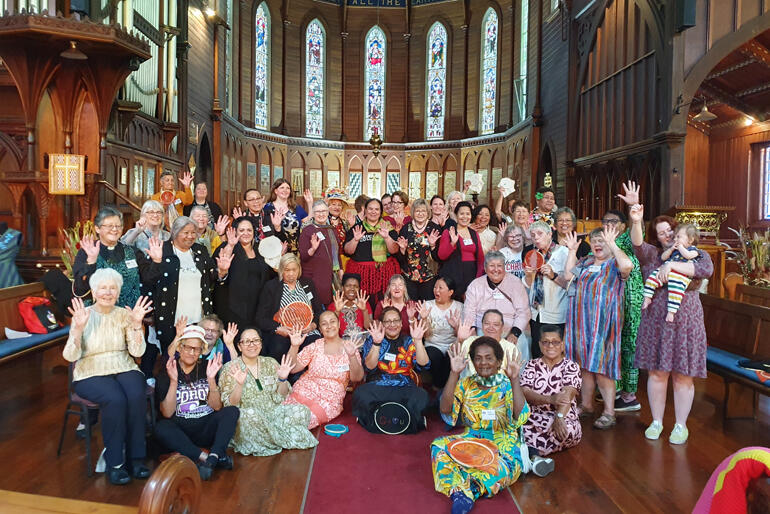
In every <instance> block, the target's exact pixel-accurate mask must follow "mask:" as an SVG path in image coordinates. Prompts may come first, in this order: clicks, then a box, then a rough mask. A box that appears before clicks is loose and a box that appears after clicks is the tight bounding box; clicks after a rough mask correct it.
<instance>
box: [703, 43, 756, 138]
mask: <svg viewBox="0 0 770 514" xmlns="http://www.w3.org/2000/svg"><path fill="white" fill-rule="evenodd" d="M704 101H705V102H706V105H707V106H708V109H709V111H711V112H712V113H714V114H715V115H716V116H717V118H716V119H714V120H712V121H710V122H706V123H702V122H697V121H693V117H694V116H695V115H697V114H698V113H699V112H700V111H701V109H702V108H703V102H704ZM688 118H689V123H690V124H691V125H692V126H694V127H696V128H698V129H699V130H702V131H704V132H706V133H710V132H712V131H723V130H733V129H738V128H742V127H745V126H747V125H750V124H751V123H750V122H752V120H753V122H764V121H768V120H770V31H766V32H763V33H762V34H760V35H758V36H757V37H755V38H754V39H752V40H751V41H749V42H748V43H746V44H745V45H743V46H740V47H739V48H737V49H735V50H733V52H732V53H731V54H730V55H728V56H727V57H725V58H724V59H722V61H721V62H720V63H719V64H718V65H716V66H715V67H714V69H713V70H712V71H711V73H710V74H709V75H708V76H707V77H706V79H705V80H704V81H703V83H702V84H701V86H700V88H699V89H698V92H697V93H696V94H695V98H693V101H692V103H691V104H690V111H689V116H688Z"/></svg>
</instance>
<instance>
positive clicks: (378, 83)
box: [364, 25, 387, 141]
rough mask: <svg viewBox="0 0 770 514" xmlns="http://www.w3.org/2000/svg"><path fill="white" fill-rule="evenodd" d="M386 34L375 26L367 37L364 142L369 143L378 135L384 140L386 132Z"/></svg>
mask: <svg viewBox="0 0 770 514" xmlns="http://www.w3.org/2000/svg"><path fill="white" fill-rule="evenodd" d="M386 43H387V40H386V39H385V33H384V32H383V31H382V29H381V28H380V27H378V26H376V25H375V26H374V27H372V28H371V30H369V33H368V34H367V35H366V46H365V50H366V63H365V64H364V66H365V69H364V84H365V85H366V89H365V95H366V97H365V100H364V104H365V106H366V118H364V140H366V141H368V140H369V138H370V137H372V135H373V134H375V133H377V134H379V135H380V137H381V138H382V139H383V140H384V139H385V131H384V130H383V128H384V127H385V45H386Z"/></svg>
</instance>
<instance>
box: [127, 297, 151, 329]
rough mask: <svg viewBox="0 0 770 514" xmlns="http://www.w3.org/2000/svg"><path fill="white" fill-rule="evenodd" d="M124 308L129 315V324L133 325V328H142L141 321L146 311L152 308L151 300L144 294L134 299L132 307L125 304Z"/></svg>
mask: <svg viewBox="0 0 770 514" xmlns="http://www.w3.org/2000/svg"><path fill="white" fill-rule="evenodd" d="M126 310H127V311H128V314H129V315H130V316H131V322H132V323H131V324H132V325H133V328H136V329H139V328H142V321H143V320H144V317H145V316H147V313H148V312H150V311H151V310H152V300H150V299H149V298H148V297H146V296H140V297H139V298H138V299H137V300H136V304H134V308H133V309H132V308H131V307H129V306H128V305H126Z"/></svg>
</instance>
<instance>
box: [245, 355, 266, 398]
mask: <svg viewBox="0 0 770 514" xmlns="http://www.w3.org/2000/svg"><path fill="white" fill-rule="evenodd" d="M241 361H242V362H243V365H244V366H246V369H247V370H249V374H250V375H251V376H252V377H253V378H254V381H255V382H256V383H257V389H259V390H260V391H261V390H262V382H260V381H259V375H260V362H259V357H257V366H256V368H257V370H256V373H255V372H254V370H253V369H252V367H251V366H249V365H248V364H246V362H245V361H243V359H241Z"/></svg>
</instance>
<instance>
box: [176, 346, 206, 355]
mask: <svg viewBox="0 0 770 514" xmlns="http://www.w3.org/2000/svg"><path fill="white" fill-rule="evenodd" d="M179 348H180V349H181V350H182V351H183V352H188V353H201V352H202V351H203V348H201V347H200V346H189V345H186V344H183V345H182V346H180V347H179Z"/></svg>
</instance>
